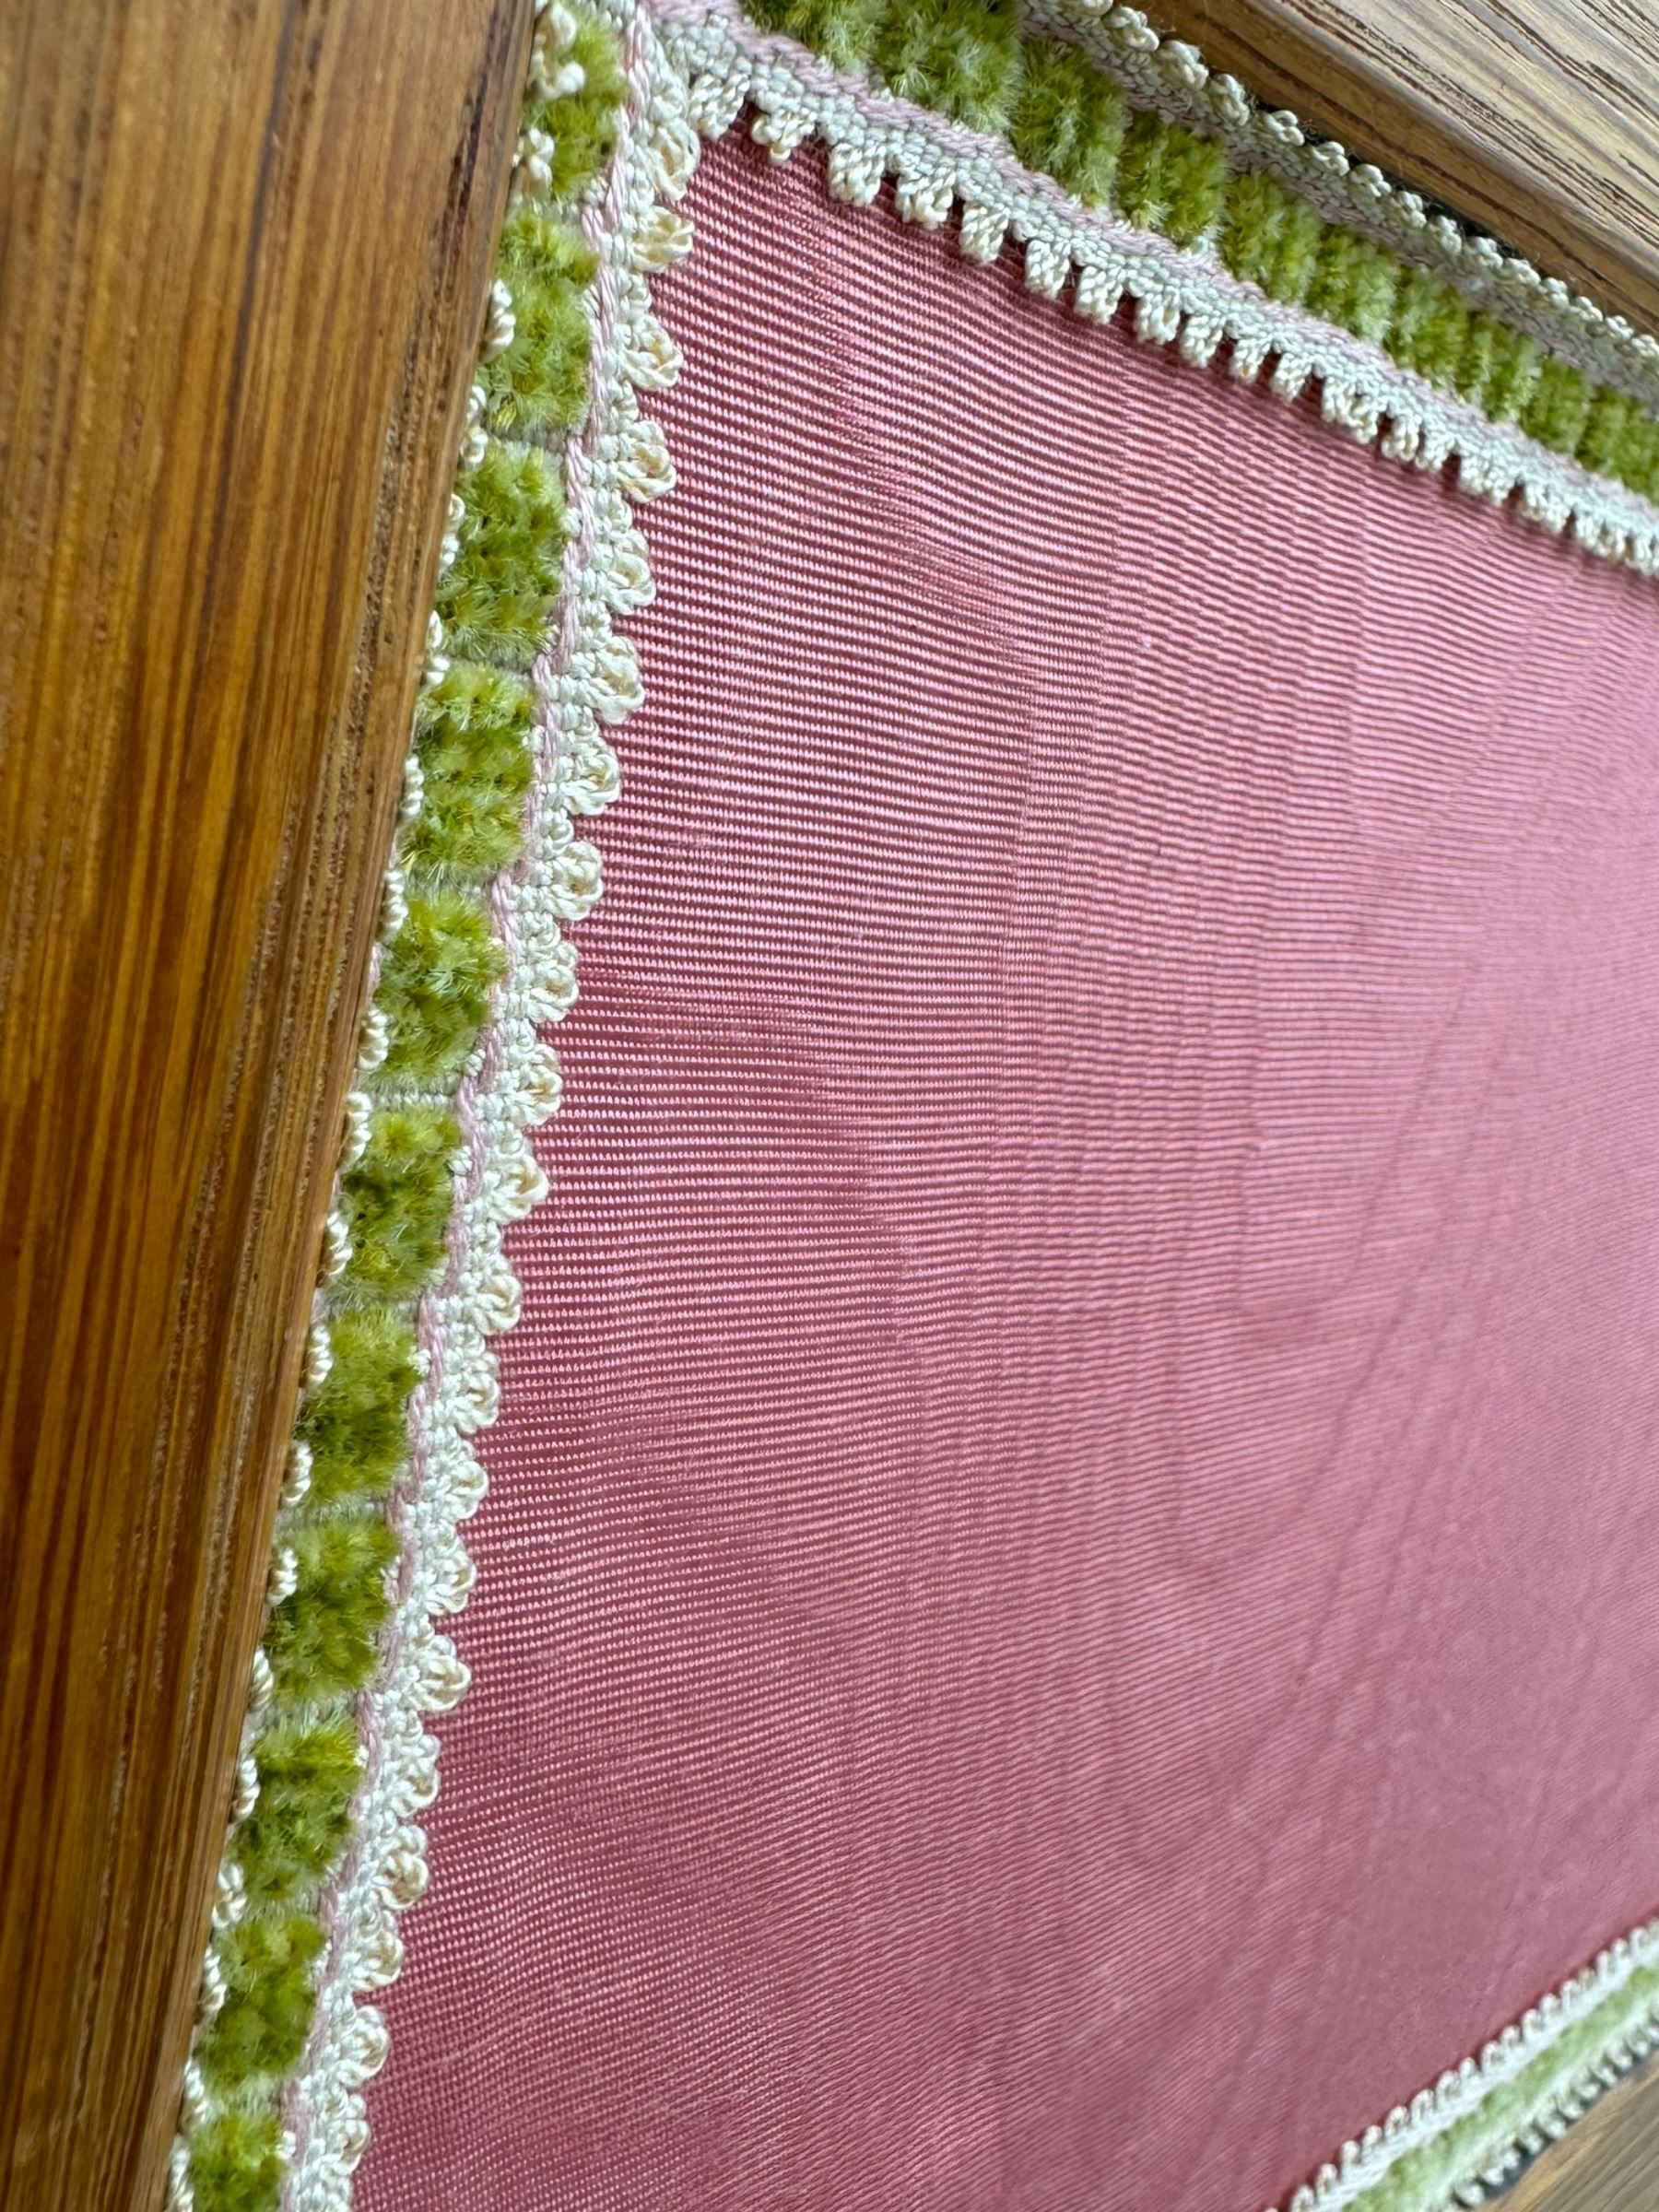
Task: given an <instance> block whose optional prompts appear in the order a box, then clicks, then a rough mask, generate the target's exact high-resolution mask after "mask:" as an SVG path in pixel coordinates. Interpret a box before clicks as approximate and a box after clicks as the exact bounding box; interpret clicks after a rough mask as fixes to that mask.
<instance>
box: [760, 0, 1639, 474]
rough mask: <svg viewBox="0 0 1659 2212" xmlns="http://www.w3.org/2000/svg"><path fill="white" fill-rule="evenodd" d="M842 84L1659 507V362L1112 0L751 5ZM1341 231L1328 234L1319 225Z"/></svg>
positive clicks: (817, 0) (1622, 329) (853, 0)
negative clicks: (865, 88)
mask: <svg viewBox="0 0 1659 2212" xmlns="http://www.w3.org/2000/svg"><path fill="white" fill-rule="evenodd" d="M743 5H744V12H745V13H746V14H747V15H748V16H749V17H750V18H753V19H754V21H755V22H756V23H757V24H758V25H759V27H760V28H762V29H767V30H771V31H778V32H782V33H785V34H787V35H788V36H789V37H790V38H792V39H798V40H799V41H801V42H802V43H803V44H805V45H806V46H807V47H808V48H810V49H811V50H812V51H813V52H814V53H817V54H818V56H819V57H820V58H821V59H823V60H825V61H827V62H829V63H830V65H832V66H833V67H834V68H836V69H837V70H839V71H841V73H842V80H843V82H845V81H847V79H848V78H849V76H851V77H852V78H853V79H855V80H862V81H863V82H865V83H867V84H874V85H881V86H884V87H886V88H888V90H890V91H893V92H896V93H898V94H900V95H901V96H902V97H903V98H904V99H906V100H912V101H914V102H915V103H916V104H917V105H918V106H920V107H924V108H927V109H930V110H933V111H934V112H937V113H939V114H941V115H944V116H946V117H947V118H948V119H949V120H951V121H953V122H955V123H959V124H963V125H965V126H966V127H967V128H969V129H970V130H972V131H974V132H976V133H979V134H982V135H983V136H984V137H986V138H987V139H989V140H992V141H994V142H996V143H998V144H1000V145H1001V146H1003V147H1006V149H1007V150H1008V151H1010V152H1011V153H1012V154H1013V155H1014V156H1015V157H1016V158H1017V159H1018V160H1019V161H1020V162H1021V163H1022V164H1023V165H1024V167H1025V168H1027V169H1028V170H1034V171H1041V173H1042V174H1043V175H1045V176H1047V177H1050V178H1052V179H1053V180H1054V182H1057V183H1059V184H1060V185H1061V186H1062V187H1063V188H1064V189H1065V191H1066V192H1067V193H1068V194H1071V195H1072V197H1073V199H1074V200H1075V201H1076V202H1077V203H1079V204H1080V205H1082V206H1085V207H1089V208H1099V209H1100V210H1102V211H1103V212H1107V213H1111V214H1115V215H1117V216H1118V217H1120V218H1123V219H1124V221H1126V222H1127V223H1128V224H1129V225H1130V227H1131V228H1133V229H1138V230H1151V231H1156V232H1157V233H1159V235H1160V236H1161V237H1163V238H1165V239H1167V240H1168V241H1170V242H1171V244H1172V245H1175V246H1178V247H1180V248H1182V249H1183V250H1187V251H1192V252H1194V253H1198V254H1200V255H1202V256H1203V257H1205V258H1206V259H1208V260H1209V261H1211V262H1212V263H1214V264H1218V265H1220V266H1221V267H1222V268H1224V269H1225V270H1227V272H1228V273H1229V274H1230V275H1231V276H1233V277H1238V278H1241V280H1243V281H1245V282H1246V283H1248V284H1250V285H1252V286H1253V287H1255V288H1259V289H1261V290H1262V291H1264V292H1265V293H1266V294H1267V295H1268V296H1269V297H1270V298H1272V299H1275V300H1278V301H1279V302H1281V303H1282V304H1284V305H1288V306H1306V307H1309V308H1310V309H1312V312H1314V313H1316V314H1317V315H1319V316H1321V317H1323V318H1324V320H1325V321H1327V322H1330V323H1335V324H1338V325H1340V326H1341V327H1342V328H1343V329H1345V330H1347V332H1349V333H1350V334H1351V335H1354V336H1356V337H1359V338H1362V339H1365V340H1367V341H1368V342H1371V343H1374V344H1376V345H1377V346H1379V347H1381V348H1382V351H1383V352H1384V353H1386V354H1388V355H1389V356H1391V357H1392V358H1393V359H1394V361H1395V362H1396V363H1397V364H1398V365H1399V366H1400V367H1402V368H1405V369H1407V370H1410V371H1414V372H1416V373H1418V374H1419V375H1421V376H1423V377H1424V378H1425V379H1426V380H1427V381H1428V382H1430V383H1432V384H1434V385H1435V386H1437V387H1438V388H1439V389H1441V391H1443V392H1444V393H1445V394H1446V395H1447V396H1448V397H1449V398H1452V399H1456V400H1462V401H1464V402H1465V403H1466V404H1468V405H1469V406H1473V407H1475V408H1476V409H1477V412H1479V413H1480V414H1482V415H1483V416H1485V417H1486V418H1488V420H1489V421H1490V422H1492V423H1494V424H1507V423H1513V424H1515V425H1516V426H1517V427H1518V428H1519V429H1521V430H1523V431H1524V433H1525V434H1526V435H1527V436H1528V437H1529V438H1532V439H1534V440H1535V441H1537V442H1538V443H1540V444H1542V445H1545V446H1547V447H1548V448H1550V449H1551V450H1552V451H1553V452H1556V453H1560V454H1561V455H1562V456H1563V457H1565V458H1567V459H1571V460H1576V461H1578V462H1579V463H1580V464H1581V465H1583V467H1584V468H1585V469H1587V470H1588V471H1590V472H1591V473H1592V474H1594V475H1597V476H1606V477H1612V478H1614V479H1616V480H1617V481H1618V483H1620V484H1622V485H1624V486H1625V487H1626V488H1627V489H1630V490H1632V491H1635V492H1637V493H1638V494H1640V495H1641V496H1643V497H1647V498H1655V497H1659V417H1656V416H1655V413H1654V411H1653V410H1654V407H1655V406H1659V343H1655V342H1654V341H1653V339H1652V338H1650V337H1639V336H1638V335H1637V334H1636V333H1635V332H1634V331H1633V330H1631V328H1630V324H1628V323H1627V322H1625V321H1624V319H1623V318H1622V317H1619V316H1607V315H1604V314H1603V313H1602V312H1600V310H1599V309H1597V308H1596V307H1594V305H1593V304H1592V303H1591V302H1590V301H1588V300H1582V299H1577V298H1575V297H1574V295H1573V294H1571V292H1570V291H1569V290H1568V288H1567V287H1566V286H1565V285H1563V284H1560V283H1559V282H1555V281H1548V280H1546V279H1544V278H1542V277H1539V276H1538V274H1537V272H1536V271H1535V269H1533V268H1532V266H1531V265H1530V264H1528V263H1526V262H1524V261H1521V260H1519V259H1518V258H1517V257H1515V256H1513V255H1511V254H1508V253H1504V251H1503V250H1502V249H1501V248H1500V247H1499V246H1498V245H1497V244H1496V243H1495V241H1491V240H1489V239H1486V238H1483V237H1481V236H1479V235H1478V234H1477V233H1474V232H1472V231H1469V230H1466V229H1463V228H1462V227H1461V226H1459V225H1458V224H1457V223H1455V222H1454V221H1453V220H1452V218H1450V217H1442V216H1439V215H1430V212H1429V211H1428V209H1427V208H1426V206H1425V205H1424V203H1423V201H1422V200H1421V199H1420V197H1418V195H1417V194H1412V193H1409V192H1406V191H1402V190H1396V189H1395V188H1394V185H1392V184H1391V183H1390V182H1389V181H1388V180H1387V179H1386V178H1385V177H1384V176H1383V175H1382V171H1380V170H1378V169H1376V168H1375V167H1374V166H1372V165H1371V164H1369V163H1359V164H1358V165H1356V164H1355V163H1353V162H1352V161H1351V160H1350V159H1349V158H1348V155H1347V151H1346V149H1345V148H1344V147H1340V146H1337V145H1335V144H1334V143H1331V144H1324V145H1314V146H1310V145H1309V143H1308V141H1307V135H1306V133H1305V132H1304V131H1303V129H1302V127H1301V125H1300V124H1299V123H1298V122H1297V119H1296V118H1295V116H1294V115H1292V114H1290V113H1289V112H1288V111H1279V112H1276V113H1271V114H1269V113H1266V112H1264V111H1263V110H1262V109H1261V108H1260V107H1259V106H1257V105H1256V104H1255V103H1254V102H1253V101H1252V100H1250V98H1249V96H1248V94H1247V93H1246V92H1245V90H1244V88H1242V87H1241V85H1240V84H1239V83H1238V82H1237V80H1236V79H1234V78H1232V77H1230V76H1219V75H1212V73H1211V72H1210V71H1209V69H1208V68H1207V67H1206V65H1205V62H1204V59H1203V57H1202V55H1201V54H1200V53H1198V51H1197V49H1196V48H1195V47H1194V46H1190V45H1188V44H1186V43H1185V42H1183V41H1180V40H1165V39H1160V38H1159V35H1158V33H1157V32H1156V31H1154V30H1153V29H1151V27H1150V25H1149V24H1148V23H1147V18H1146V17H1145V16H1144V15H1143V14H1141V12H1140V11H1139V10H1138V9H1136V8H1134V7H1128V6H1107V5H1104V4H1103V0H1027V4H1026V6H1024V8H1023V11H1022V9H1021V8H1020V7H1019V6H1017V5H1016V0H743ZM1325 218H1331V219H1325Z"/></svg>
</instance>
